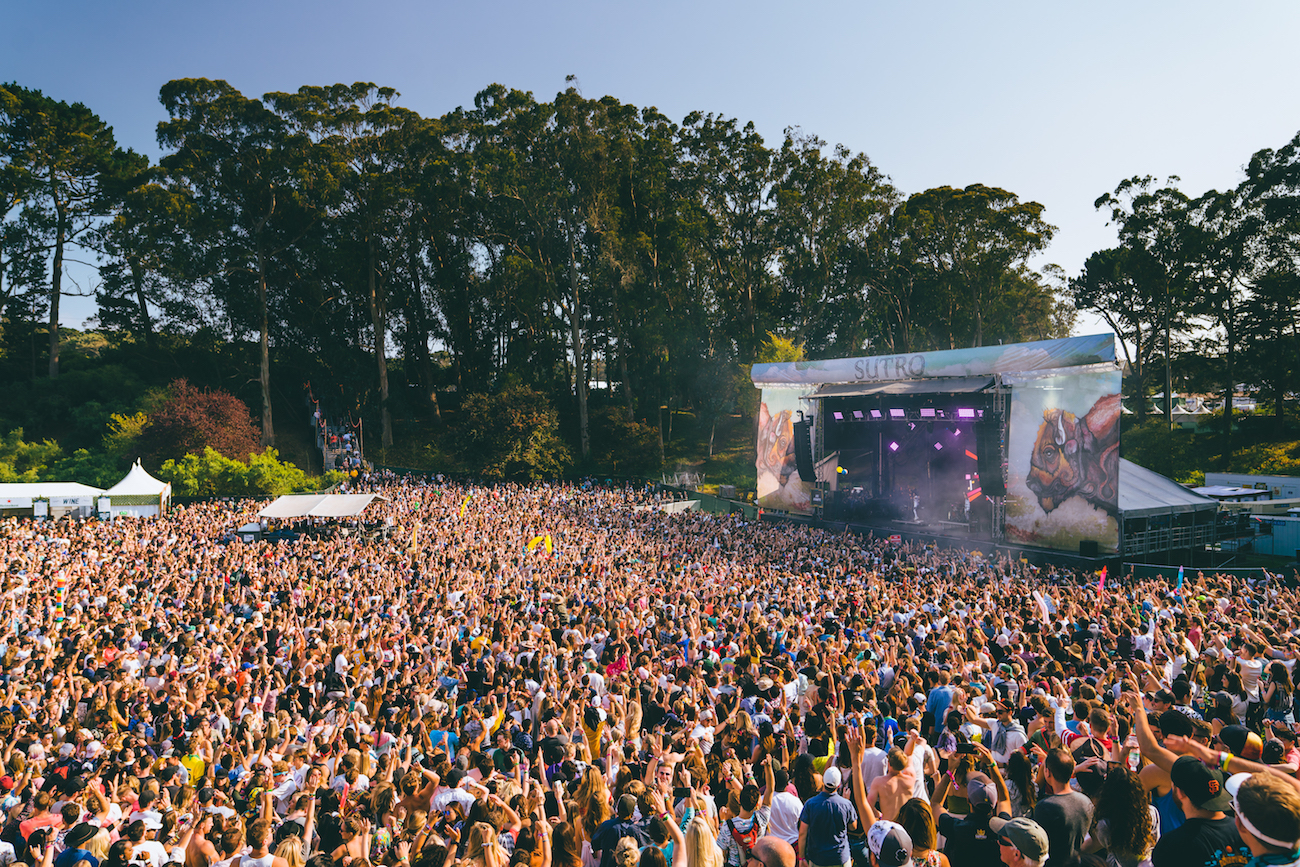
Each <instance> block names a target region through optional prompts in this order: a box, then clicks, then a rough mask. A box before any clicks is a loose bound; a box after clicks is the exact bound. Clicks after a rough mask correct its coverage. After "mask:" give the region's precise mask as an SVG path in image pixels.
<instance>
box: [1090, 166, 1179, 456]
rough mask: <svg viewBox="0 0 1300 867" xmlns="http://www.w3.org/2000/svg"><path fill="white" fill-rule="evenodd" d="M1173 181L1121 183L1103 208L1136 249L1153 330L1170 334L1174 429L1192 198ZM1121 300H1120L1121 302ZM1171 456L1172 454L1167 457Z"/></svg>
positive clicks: (1169, 406) (1168, 391) (1167, 356)
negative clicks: (1177, 336) (1175, 362)
mask: <svg viewBox="0 0 1300 867" xmlns="http://www.w3.org/2000/svg"><path fill="white" fill-rule="evenodd" d="M1177 183H1178V178H1176V177H1171V178H1169V180H1168V181H1167V182H1166V185H1165V186H1164V187H1161V188H1158V189H1156V188H1155V184H1156V181H1155V178H1153V177H1151V176H1150V175H1147V176H1144V177H1133V178H1128V179H1127V180H1124V181H1121V182H1120V183H1119V184H1118V185H1117V186H1116V187H1115V191H1114V192H1113V193H1106V194H1104V195H1102V196H1100V197H1099V198H1098V199H1097V201H1096V202H1095V203H1094V205H1095V207H1096V208H1098V209H1102V208H1107V209H1109V210H1110V222H1111V223H1113V224H1115V225H1116V226H1118V227H1119V237H1120V243H1121V245H1122V246H1123V247H1124V248H1126V249H1128V250H1130V251H1132V253H1131V255H1132V259H1131V260H1130V261H1129V262H1128V265H1129V266H1130V267H1131V268H1132V269H1134V270H1132V276H1133V277H1134V278H1136V279H1138V280H1139V281H1140V283H1141V286H1142V292H1143V294H1144V295H1146V296H1148V297H1150V298H1151V299H1152V303H1151V304H1150V305H1148V306H1147V308H1146V309H1147V310H1148V312H1149V313H1150V314H1151V316H1152V317H1153V318H1152V319H1151V320H1150V321H1149V322H1148V327H1149V328H1156V329H1160V330H1161V331H1163V332H1164V353H1163V354H1164V361H1165V384H1164V389H1163V390H1164V394H1165V423H1166V425H1167V426H1169V427H1172V425H1173V407H1174V398H1173V374H1172V359H1173V349H1174V347H1173V332H1174V330H1175V329H1176V328H1181V327H1182V325H1183V323H1184V320H1185V317H1186V315H1187V312H1188V308H1187V277H1188V268H1187V258H1186V250H1185V248H1186V244H1187V241H1188V233H1187V223H1188V207H1189V205H1190V200H1189V199H1188V198H1187V196H1186V195H1185V194H1184V193H1183V192H1182V191H1180V190H1179V189H1178V188H1177V186H1176V185H1177ZM1117 300H1118V299H1117ZM1167 453H1168V452H1166V454H1167Z"/></svg>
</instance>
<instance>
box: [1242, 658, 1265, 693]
mask: <svg viewBox="0 0 1300 867" xmlns="http://www.w3.org/2000/svg"><path fill="white" fill-rule="evenodd" d="M1237 662H1238V663H1240V664H1241V686H1242V688H1243V689H1245V690H1246V695H1248V696H1249V697H1250V700H1251V701H1258V700H1259V675H1260V672H1262V671H1263V670H1264V660H1262V659H1260V658H1259V657H1255V658H1254V659H1246V657H1244V656H1238V657H1237Z"/></svg>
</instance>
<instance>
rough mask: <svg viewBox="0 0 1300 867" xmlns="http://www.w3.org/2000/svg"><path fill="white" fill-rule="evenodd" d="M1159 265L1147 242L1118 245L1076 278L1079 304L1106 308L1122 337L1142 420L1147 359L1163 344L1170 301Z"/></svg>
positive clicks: (1098, 254)
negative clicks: (1164, 313) (1166, 306)
mask: <svg viewBox="0 0 1300 867" xmlns="http://www.w3.org/2000/svg"><path fill="white" fill-rule="evenodd" d="M1158 268H1159V264H1158V263H1157V262H1155V261H1154V259H1153V258H1152V257H1151V255H1150V253H1148V252H1147V250H1146V249H1144V248H1142V247H1135V246H1126V247H1115V248H1112V249H1109V250H1100V251H1098V252H1096V253H1093V254H1092V255H1091V256H1089V257H1088V260H1087V261H1086V262H1084V264H1083V272H1082V273H1081V274H1080V275H1079V276H1078V277H1076V278H1074V279H1072V280H1071V281H1070V294H1071V296H1072V297H1073V299H1074V305H1075V306H1076V307H1077V308H1078V309H1080V310H1095V311H1096V312H1098V313H1100V314H1101V317H1102V318H1103V319H1104V320H1105V321H1106V324H1107V325H1109V326H1110V327H1111V329H1112V330H1113V331H1114V332H1115V334H1116V335H1118V336H1119V338H1120V346H1121V348H1122V349H1123V351H1124V358H1125V360H1127V361H1128V365H1129V380H1128V382H1127V383H1126V385H1128V386H1129V387H1130V388H1131V389H1132V393H1133V394H1134V395H1135V396H1136V398H1137V423H1138V424H1139V425H1140V424H1142V422H1144V421H1145V420H1146V415H1147V388H1146V376H1147V363H1148V361H1149V359H1150V357H1151V355H1152V354H1153V353H1154V352H1155V351H1156V347H1157V345H1158V343H1159V338H1160V333H1161V329H1160V325H1161V322H1162V315H1161V314H1162V311H1163V309H1164V304H1165V293H1164V292H1163V291H1160V290H1162V289H1163V287H1164V281H1163V280H1161V279H1159V278H1158V277H1157V278H1156V279H1153V277H1155V276H1156V275H1158V273H1159V271H1158Z"/></svg>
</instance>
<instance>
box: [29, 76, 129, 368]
mask: <svg viewBox="0 0 1300 867" xmlns="http://www.w3.org/2000/svg"><path fill="white" fill-rule="evenodd" d="M5 91H6V92H7V96H6V102H7V103H8V109H7V110H6V113H7V115H8V118H9V119H8V121H7V122H6V123H5V136H6V139H7V146H6V148H5V149H6V152H7V154H6V156H7V161H8V163H9V171H10V172H12V173H13V174H14V175H16V176H20V177H21V178H22V182H25V188H26V193H27V195H28V198H27V199H26V201H25V202H24V207H23V211H22V219H23V221H24V223H25V224H26V227H27V230H28V237H29V238H39V239H40V241H41V245H40V246H41V247H42V248H43V249H45V250H47V251H48V252H49V253H50V254H51V257H52V258H51V260H50V271H49V290H48V298H49V305H48V310H49V324H48V332H49V347H50V350H49V375H50V379H57V378H58V376H59V301H60V300H61V299H62V297H63V296H64V294H66V290H65V289H64V286H63V274H64V266H65V264H66V262H67V261H71V260H70V258H69V253H71V252H73V251H74V250H76V249H77V248H84V249H90V250H93V249H95V246H94V242H95V240H96V230H97V229H98V228H99V227H100V225H101V223H102V222H103V221H104V218H105V216H106V215H107V214H108V212H109V211H110V210H111V208H112V207H113V204H114V196H113V194H114V193H115V192H120V190H121V189H122V184H121V181H122V179H125V178H130V177H132V176H134V175H135V174H137V173H138V172H140V171H141V170H143V169H144V168H145V167H146V166H147V165H148V160H147V158H145V157H142V156H140V155H139V154H136V153H135V152H133V151H130V150H125V151H124V150H122V149H121V148H119V147H117V143H116V141H115V140H114V138H113V130H112V128H110V127H109V126H108V125H107V124H105V123H104V121H102V120H101V119H100V118H99V117H98V116H97V115H96V114H95V113H94V112H92V111H91V110H90V109H89V108H87V107H86V106H84V105H82V104H81V103H79V102H78V103H72V104H71V105H69V104H68V103H66V102H60V101H57V100H54V99H52V98H50V97H47V96H45V95H44V94H42V93H41V92H40V91H39V90H28V89H26V88H23V87H19V86H18V85H16V84H9V85H6V86H5ZM115 181H116V183H115ZM12 183H13V181H11V182H10V184H12ZM87 264H89V263H87Z"/></svg>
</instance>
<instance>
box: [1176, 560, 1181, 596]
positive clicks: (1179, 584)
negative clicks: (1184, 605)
mask: <svg viewBox="0 0 1300 867" xmlns="http://www.w3.org/2000/svg"><path fill="white" fill-rule="evenodd" d="M1174 592H1175V593H1177V594H1178V595H1179V596H1182V595H1183V567H1182V566H1179V567H1178V586H1177V587H1175V588H1174Z"/></svg>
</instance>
